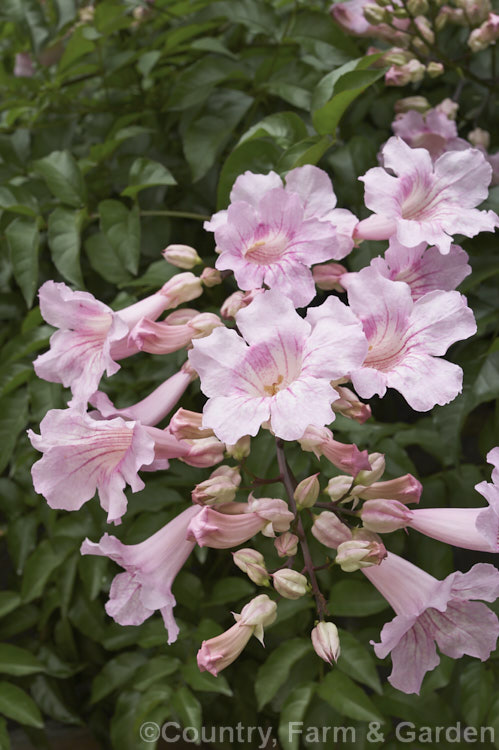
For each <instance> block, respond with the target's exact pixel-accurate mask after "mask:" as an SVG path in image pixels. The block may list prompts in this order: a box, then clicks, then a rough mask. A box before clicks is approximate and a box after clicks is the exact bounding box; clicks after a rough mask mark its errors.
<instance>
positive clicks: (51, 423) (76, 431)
mask: <svg viewBox="0 0 499 750" xmlns="http://www.w3.org/2000/svg"><path fill="white" fill-rule="evenodd" d="M40 433H41V434H40V435H36V434H35V433H34V432H32V430H28V436H29V438H30V440H31V443H32V445H33V447H34V448H36V449H37V450H39V451H41V452H42V453H43V457H42V458H41V459H40V460H39V461H37V462H36V463H35V464H34V465H33V467H32V470H31V474H32V477H33V484H34V487H35V490H36V491H37V492H39V493H40V494H41V495H43V496H44V497H45V499H46V500H47V502H48V504H49V505H50V507H51V508H56V509H63V510H78V509H79V508H81V506H82V505H83V504H84V503H86V502H87V501H88V500H90V499H91V498H92V497H93V496H94V495H95V492H96V491H97V492H98V493H99V498H100V503H101V505H102V507H103V508H104V509H105V510H106V511H107V513H108V519H107V520H108V523H111V522H114V523H120V519H121V517H122V515H123V514H124V513H125V511H126V507H127V500H126V497H125V494H124V492H123V489H124V487H125V485H126V484H128V485H130V487H131V489H132V492H138V491H139V490H141V489H143V488H144V482H143V481H142V479H140V477H139V475H138V471H139V470H140V469H141V468H143V467H147V466H148V465H150V464H152V463H153V461H154V459H155V457H156V458H158V457H159V458H163V459H164V458H173V457H178V456H183V455H186V454H187V453H188V452H189V446H186V445H185V443H181V442H179V441H178V440H176V439H175V438H173V436H169V437H168V440H165V439H164V438H163V435H162V432H161V430H156V429H155V428H154V427H144V426H143V425H141V424H140V422H137V421H132V422H126V421H125V420H124V419H122V418H121V417H117V418H116V419H110V420H97V419H92V416H91V415H89V414H87V413H84V412H83V413H82V412H80V411H78V410H77V409H74V408H73V409H60V410H59V409H52V410H51V411H49V412H48V413H47V414H46V416H45V417H44V418H43V420H42V422H41V424H40ZM158 446H160V453H159V455H158Z"/></svg>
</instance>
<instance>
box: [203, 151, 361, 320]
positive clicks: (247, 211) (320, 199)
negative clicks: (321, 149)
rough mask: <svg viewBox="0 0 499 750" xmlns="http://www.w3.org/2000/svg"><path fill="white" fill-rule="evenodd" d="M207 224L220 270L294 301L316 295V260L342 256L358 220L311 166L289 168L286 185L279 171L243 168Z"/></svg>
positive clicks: (306, 300)
mask: <svg viewBox="0 0 499 750" xmlns="http://www.w3.org/2000/svg"><path fill="white" fill-rule="evenodd" d="M230 199H231V204H230V206H229V208H228V209H227V210H226V211H219V212H218V213H217V214H215V215H214V216H213V217H212V219H211V220H210V221H209V222H206V223H205V229H208V230H209V231H213V232H214V233H215V240H216V243H217V247H218V250H219V251H220V255H219V257H218V259H217V262H216V267H217V268H218V269H219V270H228V269H230V270H232V271H234V275H235V277H236V280H237V283H238V285H239V287H240V288H241V289H244V290H250V289H255V288H257V287H262V286H263V285H264V284H265V285H266V286H268V287H270V288H274V289H277V290H279V291H280V292H282V293H283V294H286V295H287V296H288V297H289V298H290V299H292V300H293V302H294V304H295V306H297V307H302V306H304V305H307V304H308V303H309V302H310V301H311V300H312V299H313V297H314V296H315V285H314V280H313V277H312V273H311V271H310V266H311V265H312V264H314V263H322V262H324V261H326V260H331V259H333V258H334V259H340V258H344V257H345V255H347V254H348V253H349V252H350V250H351V249H352V247H353V239H352V234H353V230H354V227H355V225H356V224H357V219H356V218H355V217H354V216H353V215H352V214H351V213H350V212H349V211H346V210H343V209H337V208H336V196H335V194H334V192H333V188H332V185H331V181H330V179H329V177H328V176H327V174H326V173H325V172H323V171H322V170H321V169H318V168H317V167H314V166H311V165H307V166H304V167H297V168H296V169H293V170H291V172H289V174H288V175H287V177H286V186H285V187H283V184H282V180H281V178H280V177H279V175H277V174H276V173H275V172H270V173H269V174H267V175H259V174H253V173H252V172H245V173H244V174H243V175H240V176H239V177H238V178H237V180H236V182H235V183H234V187H233V188H232V192H231V195H230Z"/></svg>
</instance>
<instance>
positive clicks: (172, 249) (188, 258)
mask: <svg viewBox="0 0 499 750" xmlns="http://www.w3.org/2000/svg"><path fill="white" fill-rule="evenodd" d="M162 255H163V258H164V259H165V260H166V261H168V263H171V264H172V266H177V268H184V269H185V270H186V271H191V270H192V269H193V268H194V266H197V265H199V264H200V263H202V262H203V261H202V260H201V258H200V257H199V255H198V254H197V252H196V251H195V250H194V248H193V247H190V246H189V245H168V247H165V249H164V250H163V252H162Z"/></svg>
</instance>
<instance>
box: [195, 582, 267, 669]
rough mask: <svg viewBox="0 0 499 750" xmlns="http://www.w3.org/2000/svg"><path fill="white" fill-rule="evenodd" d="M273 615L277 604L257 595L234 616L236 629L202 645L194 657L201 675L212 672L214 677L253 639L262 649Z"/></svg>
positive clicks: (265, 596) (230, 629)
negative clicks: (264, 632)
mask: <svg viewBox="0 0 499 750" xmlns="http://www.w3.org/2000/svg"><path fill="white" fill-rule="evenodd" d="M276 611H277V605H276V603H275V602H273V601H272V600H271V599H269V597H268V596H267V595H266V594H260V595H259V596H256V597H255V598H254V599H252V600H251V601H250V602H249V603H248V604H246V605H245V606H244V607H243V608H242V610H241V614H240V615H236V614H234V613H233V614H234V619H235V620H236V624H235V625H233V626H232V627H231V628H229V629H228V630H226V631H225V633H221V634H220V635H217V636H215V638H210V639H209V640H208V641H203V643H202V646H201V648H200V649H199V651H198V656H197V661H198V667H199V670H200V672H211V674H212V675H215V677H216V676H217V675H218V673H219V672H221V671H222V669H225V667H228V666H229V664H232V662H233V661H235V660H236V659H237V657H238V656H239V654H240V653H241V652H242V650H243V649H244V647H245V646H246V644H247V643H248V641H249V639H250V638H251V636H252V635H254V636H255V638H258V640H259V641H260V643H261V644H262V645H263V628H264V627H268V626H269V625H271V624H272V623H273V622H274V620H275V618H276Z"/></svg>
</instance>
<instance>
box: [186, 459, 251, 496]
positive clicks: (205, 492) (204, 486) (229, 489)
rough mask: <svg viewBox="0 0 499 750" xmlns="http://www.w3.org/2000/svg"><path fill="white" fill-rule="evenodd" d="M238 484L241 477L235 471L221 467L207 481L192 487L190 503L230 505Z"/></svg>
mask: <svg viewBox="0 0 499 750" xmlns="http://www.w3.org/2000/svg"><path fill="white" fill-rule="evenodd" d="M240 483H241V475H240V474H239V472H238V471H237V469H234V468H232V467H231V466H221V467H220V468H219V469H217V470H215V471H214V472H213V473H212V475H211V476H210V478H209V479H205V481H204V482H201V483H200V484H197V485H196V486H195V487H194V489H193V491H192V493H191V497H192V502H193V503H199V504H200V505H215V504H216V503H230V502H232V500H234V498H235V496H236V492H237V488H238V487H239V485H240Z"/></svg>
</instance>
